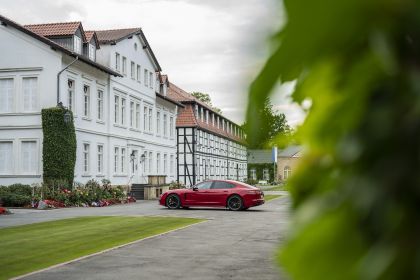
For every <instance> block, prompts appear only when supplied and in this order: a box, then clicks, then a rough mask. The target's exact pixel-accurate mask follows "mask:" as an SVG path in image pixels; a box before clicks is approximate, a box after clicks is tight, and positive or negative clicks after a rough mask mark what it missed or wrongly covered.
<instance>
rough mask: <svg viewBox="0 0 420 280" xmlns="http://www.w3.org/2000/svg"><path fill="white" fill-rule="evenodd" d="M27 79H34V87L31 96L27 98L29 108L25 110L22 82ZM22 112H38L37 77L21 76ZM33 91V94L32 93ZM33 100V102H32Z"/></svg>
mask: <svg viewBox="0 0 420 280" xmlns="http://www.w3.org/2000/svg"><path fill="white" fill-rule="evenodd" d="M27 79H35V87H34V88H32V89H31V94H30V96H29V100H30V102H29V103H30V106H29V108H25V88H24V81H25V80H27ZM21 84H22V90H21V92H22V112H38V111H39V77H38V76H32V75H31V76H22V80H21ZM33 91H35V92H33ZM34 99H35V100H34Z"/></svg>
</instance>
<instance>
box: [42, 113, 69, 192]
mask: <svg viewBox="0 0 420 280" xmlns="http://www.w3.org/2000/svg"><path fill="white" fill-rule="evenodd" d="M66 112H69V113H70V119H69V122H68V123H66V122H65V121H64V115H65V113H66ZM42 131H43V133H44V140H43V148H42V159H43V177H44V183H48V182H51V181H54V180H65V181H67V182H68V183H69V185H70V186H72V185H73V179H74V166H75V163H76V132H75V129H74V123H73V114H72V112H71V111H69V110H67V109H65V108H62V107H53V108H47V109H42Z"/></svg>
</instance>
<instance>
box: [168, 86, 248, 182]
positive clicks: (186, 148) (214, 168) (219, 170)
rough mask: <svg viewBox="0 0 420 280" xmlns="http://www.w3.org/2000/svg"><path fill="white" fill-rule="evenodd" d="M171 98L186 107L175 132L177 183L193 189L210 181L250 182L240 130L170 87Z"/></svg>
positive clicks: (179, 90)
mask: <svg viewBox="0 0 420 280" xmlns="http://www.w3.org/2000/svg"><path fill="white" fill-rule="evenodd" d="M168 96H169V97H170V98H172V99H174V100H177V101H178V102H181V103H182V104H183V105H184V108H181V109H180V112H179V115H178V118H177V122H176V128H177V138H178V150H177V154H178V157H177V159H178V162H177V168H178V171H177V173H178V180H177V181H179V182H181V183H183V184H185V185H187V186H190V185H195V184H197V183H199V182H201V181H204V180H209V179H231V180H237V181H245V180H246V179H247V157H246V155H247V149H246V145H245V134H244V132H243V131H242V129H241V127H240V126H239V125H237V124H235V123H234V122H232V121H230V120H229V119H227V118H225V117H224V116H222V115H221V114H219V113H218V112H216V111H215V110H214V109H213V108H211V107H210V106H208V105H207V104H205V103H204V102H201V101H200V100H198V99H196V98H195V97H193V96H192V95H191V94H189V93H187V92H185V91H184V90H182V89H181V88H179V87H177V86H176V85H174V84H172V83H169V87H168Z"/></svg>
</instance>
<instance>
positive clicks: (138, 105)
mask: <svg viewBox="0 0 420 280" xmlns="http://www.w3.org/2000/svg"><path fill="white" fill-rule="evenodd" d="M136 129H140V104H138V103H136Z"/></svg>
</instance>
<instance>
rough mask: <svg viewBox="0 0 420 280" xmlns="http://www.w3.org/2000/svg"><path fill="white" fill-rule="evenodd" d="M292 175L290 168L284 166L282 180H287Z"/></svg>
mask: <svg viewBox="0 0 420 280" xmlns="http://www.w3.org/2000/svg"><path fill="white" fill-rule="evenodd" d="M291 175H292V169H291V168H290V166H285V167H284V169H283V179H284V180H287V179H289V177H290V176H291Z"/></svg>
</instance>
